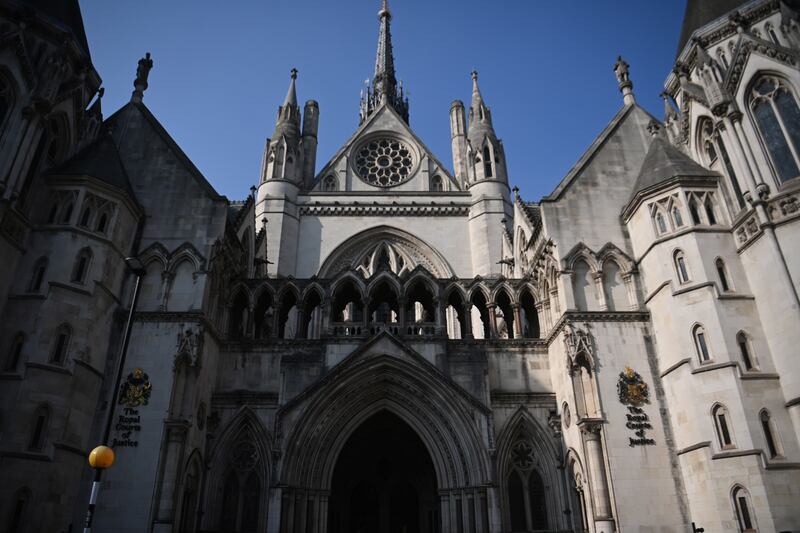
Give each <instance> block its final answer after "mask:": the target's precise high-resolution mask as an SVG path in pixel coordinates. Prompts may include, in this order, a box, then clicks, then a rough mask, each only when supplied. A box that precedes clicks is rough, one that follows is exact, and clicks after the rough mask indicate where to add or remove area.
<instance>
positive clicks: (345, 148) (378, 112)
mask: <svg viewBox="0 0 800 533" xmlns="http://www.w3.org/2000/svg"><path fill="white" fill-rule="evenodd" d="M386 113H390V114H391V116H392V117H393V118H394V120H395V121H396V122H397V125H398V129H400V130H401V131H402V132H404V133H406V134H407V135H408V136H410V137H411V138H412V139H414V142H416V143H417V144H418V145H419V147H420V149H421V151H422V152H423V153H424V154H425V155H427V156H428V157H429V158H430V159H431V160H432V161H433V162H434V163H436V165H437V166H438V167H439V168H440V169H441V171H442V173H443V174H445V175H446V176H447V178H448V179H449V180H450V181H451V182H452V183H454V184H456V185H457V186H458V187H459V190H460V189H461V187H460V186H459V185H458V182H457V181H456V179H455V178H454V177H453V176H452V175H451V174H450V171H449V170H448V169H447V167H445V166H444V165H443V164H442V162H441V161H439V159H438V158H437V157H436V156H435V155H433V152H432V151H431V150H430V149H429V148H428V147H427V146H426V145H425V143H424V142H422V139H420V138H419V137H418V136H417V134H416V133H414V130H412V129H411V127H410V126H409V125H408V124H406V122H405V121H404V120H403V119H402V118H401V117H400V115H398V114H397V111H395V110H394V108H393V107H392V106H390V105H386V104H383V105H382V106H381V107H380V108H378V109H377V110H376V111H375V112H374V113H372V114H371V115H370V116H369V118H368V119H367V120H365V121H364V123H363V124H362V125H361V126H359V127H358V129H357V130H356V131H355V133H353V135H351V136H350V138H349V139H347V141H346V142H345V143H344V145H342V147H341V148H339V150H337V151H336V153H335V154H333V157H331V158H330V160H329V161H328V163H327V164H326V165H325V166H324V167H322V170H320V171H319V173H318V174H317V177H316V179H315V180H314V183H313V185H312V186H311V187H310V188H311V189H313V188H314V187H316V186H317V184H318V183H319V181H320V180H321V179H322V177H323V176H325V175H326V174H327V173H328V172H329V171H330V169H331V167H333V166H335V164H336V163H337V162H338V161H339V160H340V159H341V158H342V157H343V156H344V154H345V153H346V152H347V151H348V150H349V149H350V147H351V146H353V145H354V144H355V143H356V142H357V141H358V139H359V138H360V137H361V136H362V135H363V134H364V132H365V131H367V130H369V128H370V127H371V126H372V124H374V123H375V122H376V121H377V120H378V119H379V118H380V117H382V116H384V115H385V114H386Z"/></svg>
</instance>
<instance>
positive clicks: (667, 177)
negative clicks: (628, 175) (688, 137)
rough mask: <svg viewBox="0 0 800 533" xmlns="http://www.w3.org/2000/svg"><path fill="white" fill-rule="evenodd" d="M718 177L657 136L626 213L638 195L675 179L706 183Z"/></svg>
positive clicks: (644, 163)
mask: <svg viewBox="0 0 800 533" xmlns="http://www.w3.org/2000/svg"><path fill="white" fill-rule="evenodd" d="M718 177H719V174H718V173H716V172H714V171H713V170H708V169H707V168H705V167H703V166H701V165H700V164H698V163H697V162H695V161H694V160H693V159H692V158H690V157H689V156H688V155H686V154H684V153H683V152H681V151H680V150H678V149H677V148H676V147H674V146H673V145H672V144H671V143H670V142H669V141H668V140H666V139H665V138H663V137H661V136H658V137H656V138H655V139H653V142H652V143H651V144H650V148H649V149H648V150H647V155H646V156H645V158H644V162H643V163H642V168H641V169H640V170H639V176H638V177H637V178H636V183H635V184H634V186H633V191H632V192H631V198H630V200H628V203H627V205H626V207H625V209H624V211H623V212H624V213H627V212H628V210H629V208H630V206H631V205H632V204H633V203H634V202H635V200H636V199H637V198H638V197H641V196H643V195H645V194H646V193H648V192H649V191H652V190H655V189H657V188H658V187H659V186H661V185H664V184H667V183H670V182H672V181H674V180H676V179H681V180H699V181H701V182H707V181H708V180H709V179H715V178H718Z"/></svg>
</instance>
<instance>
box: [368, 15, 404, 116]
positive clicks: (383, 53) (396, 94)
mask: <svg viewBox="0 0 800 533" xmlns="http://www.w3.org/2000/svg"><path fill="white" fill-rule="evenodd" d="M378 20H380V31H379V33H378V53H377V54H376V56H375V75H374V76H373V78H372V85H371V86H370V87H368V88H367V94H366V95H364V94H362V96H361V120H360V122H361V123H362V124H363V123H364V121H365V120H366V119H367V117H369V116H370V115H371V114H372V113H374V112H375V110H377V109H378V108H379V107H380V106H381V105H383V104H386V105H390V106H392V107H393V108H394V110H395V111H397V113H398V114H399V115H400V116H401V117H402V118H403V120H405V121H406V122H408V99H407V98H405V96H404V95H403V86H402V83H401V84H400V86H399V87H398V84H397V77H396V76H395V72H394V53H393V51H392V31H391V20H392V12H391V11H389V2H388V0H382V4H381V10H380V11H378Z"/></svg>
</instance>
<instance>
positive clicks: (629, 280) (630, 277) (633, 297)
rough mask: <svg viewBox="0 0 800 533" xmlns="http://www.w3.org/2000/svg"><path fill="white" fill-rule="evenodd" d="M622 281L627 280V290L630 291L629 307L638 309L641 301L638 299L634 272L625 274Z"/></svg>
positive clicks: (634, 309) (633, 309)
mask: <svg viewBox="0 0 800 533" xmlns="http://www.w3.org/2000/svg"><path fill="white" fill-rule="evenodd" d="M622 281H624V282H625V290H626V291H627V293H628V309H630V310H631V311H637V310H638V309H639V302H638V301H637V299H636V283H634V280H633V274H632V273H631V272H627V273H625V274H623V275H622Z"/></svg>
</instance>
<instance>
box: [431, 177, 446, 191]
mask: <svg viewBox="0 0 800 533" xmlns="http://www.w3.org/2000/svg"><path fill="white" fill-rule="evenodd" d="M431 190H432V191H437V192H438V191H443V190H444V185H443V184H442V178H441V176H434V177H432V178H431Z"/></svg>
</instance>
